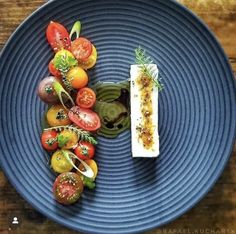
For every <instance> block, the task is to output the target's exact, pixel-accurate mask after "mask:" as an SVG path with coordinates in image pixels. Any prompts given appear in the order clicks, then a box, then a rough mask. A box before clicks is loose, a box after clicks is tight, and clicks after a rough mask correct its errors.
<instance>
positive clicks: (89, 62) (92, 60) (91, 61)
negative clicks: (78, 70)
mask: <svg viewBox="0 0 236 234" xmlns="http://www.w3.org/2000/svg"><path fill="white" fill-rule="evenodd" d="M78 62H79V63H78V66H79V67H82V68H83V69H85V70H87V69H90V68H92V67H94V65H95V64H96V62H97V50H96V48H95V46H94V45H93V48H92V54H91V55H90V56H89V57H88V58H87V59H86V60H85V61H78Z"/></svg>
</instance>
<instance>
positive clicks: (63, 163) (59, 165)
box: [51, 150, 74, 173]
mask: <svg viewBox="0 0 236 234" xmlns="http://www.w3.org/2000/svg"><path fill="white" fill-rule="evenodd" d="M72 160H73V159H72ZM73 161H74V160H73ZM51 167H52V169H53V170H54V171H55V172H57V173H63V172H69V171H71V170H72V169H73V166H72V165H71V163H70V162H69V161H68V160H67V159H66V157H65V156H64V155H63V153H62V151H61V150H57V151H56V152H55V153H54V154H53V155H52V158H51Z"/></svg>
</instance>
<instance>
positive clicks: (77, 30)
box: [70, 21, 81, 39]
mask: <svg viewBox="0 0 236 234" xmlns="http://www.w3.org/2000/svg"><path fill="white" fill-rule="evenodd" d="M80 30H81V22H80V21H76V22H75V23H74V25H73V27H72V29H71V31H70V39H72V36H73V35H74V33H75V34H76V38H79V35H80Z"/></svg>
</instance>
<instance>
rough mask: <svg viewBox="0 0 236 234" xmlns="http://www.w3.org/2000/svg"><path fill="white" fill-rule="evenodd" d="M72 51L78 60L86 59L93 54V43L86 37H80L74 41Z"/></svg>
mask: <svg viewBox="0 0 236 234" xmlns="http://www.w3.org/2000/svg"><path fill="white" fill-rule="evenodd" d="M71 52H72V54H74V56H75V58H76V59H77V60H79V61H85V60H86V59H87V58H88V57H89V56H90V55H91V54H92V43H91V42H90V41H89V40H88V39H86V38H84V37H79V38H77V39H75V40H74V41H72V43H71Z"/></svg>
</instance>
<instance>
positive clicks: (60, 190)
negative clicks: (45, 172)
mask: <svg viewBox="0 0 236 234" xmlns="http://www.w3.org/2000/svg"><path fill="white" fill-rule="evenodd" d="M83 189H84V185H83V181H82V179H81V178H80V176H79V175H78V174H76V173H74V172H64V173H62V174H60V175H59V176H58V177H57V178H56V180H55V182H54V185H53V193H54V196H55V198H56V200H57V201H58V202H60V203H62V204H64V205H70V204H72V203H74V202H76V201H77V200H78V199H79V198H80V195H81V193H82V192H83Z"/></svg>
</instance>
